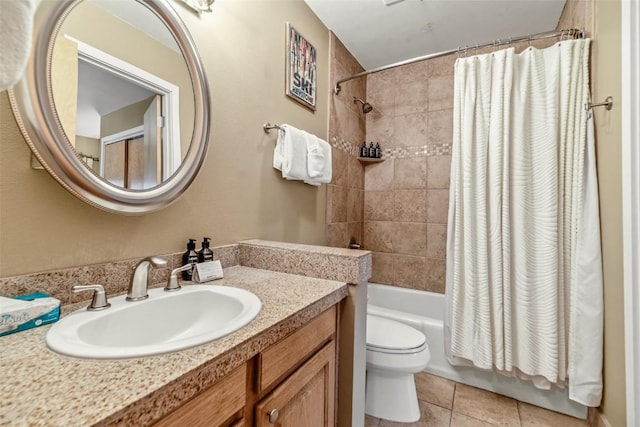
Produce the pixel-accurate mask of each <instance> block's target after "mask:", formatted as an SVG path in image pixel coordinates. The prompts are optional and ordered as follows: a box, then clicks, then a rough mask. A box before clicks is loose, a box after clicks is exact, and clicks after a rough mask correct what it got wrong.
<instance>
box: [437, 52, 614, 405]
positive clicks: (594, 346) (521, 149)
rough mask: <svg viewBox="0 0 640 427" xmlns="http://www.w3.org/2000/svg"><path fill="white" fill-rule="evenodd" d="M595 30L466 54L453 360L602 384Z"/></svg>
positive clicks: (594, 393)
mask: <svg viewBox="0 0 640 427" xmlns="http://www.w3.org/2000/svg"><path fill="white" fill-rule="evenodd" d="M588 62H589V40H571V41H562V42H559V43H557V44H555V45H553V46H551V47H549V48H546V49H541V50H539V49H534V48H529V49H526V50H525V51H524V52H522V53H521V54H518V55H516V54H514V51H513V49H506V50H501V51H498V52H494V53H491V54H487V55H479V56H474V57H470V58H461V59H458V61H457V62H456V67H455V89H454V131H453V150H452V164H451V187H450V201H449V224H448V236H447V280H446V281H447V283H446V295H447V298H446V300H447V306H446V315H445V349H446V352H447V356H448V358H449V360H450V362H451V363H454V364H471V365H474V366H477V367H479V368H482V369H491V370H495V371H497V372H500V373H503V374H505V375H510V376H518V377H524V378H529V379H531V380H532V381H533V382H534V384H535V385H536V386H537V387H539V388H549V387H551V384H555V385H556V386H560V387H564V386H565V385H568V387H569V397H570V398H571V399H572V400H575V401H577V402H579V403H582V404H584V405H587V406H598V405H599V404H600V399H601V394H602V379H601V370H602V311H603V302H602V267H601V253H600V224H599V214H598V194H597V183H596V172H595V151H594V140H593V132H591V131H590V130H591V129H590V127H591V126H592V123H591V120H589V121H588V120H587V119H588V117H587V115H588V113H587V112H586V111H585V110H584V103H585V102H587V100H588V98H589V89H588V81H589V74H588Z"/></svg>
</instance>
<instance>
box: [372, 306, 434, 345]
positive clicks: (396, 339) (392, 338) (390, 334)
mask: <svg viewBox="0 0 640 427" xmlns="http://www.w3.org/2000/svg"><path fill="white" fill-rule="evenodd" d="M426 341H427V338H426V337H425V336H424V334H423V333H422V332H420V331H418V330H416V329H414V328H412V327H410V326H407V325H405V324H404V323H400V322H397V321H395V320H391V319H385V318H383V317H378V316H373V315H371V314H367V347H369V348H371V349H372V350H378V351H382V352H385V350H386V351H388V352H390V353H396V352H399V351H403V350H404V351H407V350H416V351H418V350H419V349H420V348H421V347H424V345H425V343H426Z"/></svg>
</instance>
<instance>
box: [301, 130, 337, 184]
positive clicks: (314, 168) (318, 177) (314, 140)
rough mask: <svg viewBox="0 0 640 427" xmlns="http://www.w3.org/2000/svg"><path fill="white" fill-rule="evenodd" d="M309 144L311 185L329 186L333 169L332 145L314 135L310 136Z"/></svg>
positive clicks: (309, 182) (307, 181)
mask: <svg viewBox="0 0 640 427" xmlns="http://www.w3.org/2000/svg"><path fill="white" fill-rule="evenodd" d="M309 141H310V142H308V143H307V173H308V175H309V179H308V180H305V182H306V183H307V184H310V185H316V186H318V185H320V184H328V183H330V182H331V177H332V173H333V168H332V165H331V145H329V143H327V142H326V141H323V140H322V139H320V138H318V137H317V136H314V135H309Z"/></svg>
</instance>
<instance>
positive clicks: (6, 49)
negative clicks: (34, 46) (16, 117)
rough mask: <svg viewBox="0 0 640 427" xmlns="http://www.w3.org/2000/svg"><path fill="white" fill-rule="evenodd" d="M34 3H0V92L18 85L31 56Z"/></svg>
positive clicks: (2, 0) (29, 0)
mask: <svg viewBox="0 0 640 427" xmlns="http://www.w3.org/2000/svg"><path fill="white" fill-rule="evenodd" d="M34 12H35V0H0V91H3V90H6V89H9V88H10V87H12V86H13V85H15V84H16V83H17V82H18V80H20V78H22V75H23V73H24V69H25V67H26V66H27V60H28V59H29V54H30V53H31V33H32V30H33V14H34Z"/></svg>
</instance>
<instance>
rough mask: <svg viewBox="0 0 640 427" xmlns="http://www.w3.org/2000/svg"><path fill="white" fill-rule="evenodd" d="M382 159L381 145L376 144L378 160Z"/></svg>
mask: <svg viewBox="0 0 640 427" xmlns="http://www.w3.org/2000/svg"><path fill="white" fill-rule="evenodd" d="M380 157H382V150H381V149H380V143H379V142H376V159H379V158H380Z"/></svg>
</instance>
